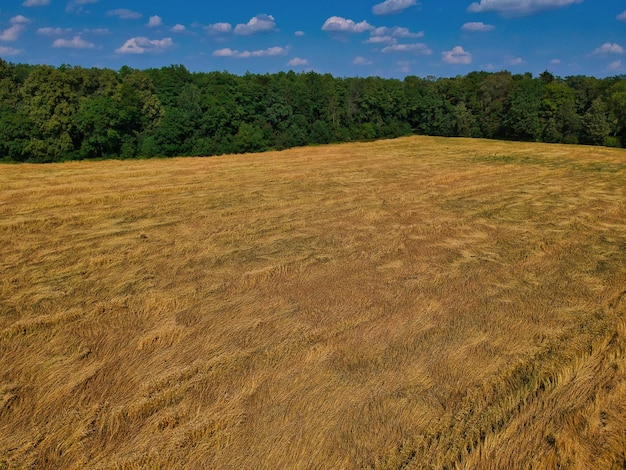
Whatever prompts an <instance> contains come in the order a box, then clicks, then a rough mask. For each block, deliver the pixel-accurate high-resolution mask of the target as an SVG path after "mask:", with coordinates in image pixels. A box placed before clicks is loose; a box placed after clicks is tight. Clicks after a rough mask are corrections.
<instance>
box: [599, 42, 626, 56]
mask: <svg viewBox="0 0 626 470" xmlns="http://www.w3.org/2000/svg"><path fill="white" fill-rule="evenodd" d="M593 53H594V54H595V55H606V54H623V53H624V48H623V47H622V46H620V45H619V44H615V43H610V42H606V43H604V44H602V45H601V46H600V47H598V48H597V49H596V50H595V51H593Z"/></svg>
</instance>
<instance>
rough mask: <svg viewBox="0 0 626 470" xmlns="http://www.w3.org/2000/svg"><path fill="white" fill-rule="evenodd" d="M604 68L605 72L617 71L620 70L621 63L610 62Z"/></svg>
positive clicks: (617, 61)
mask: <svg viewBox="0 0 626 470" xmlns="http://www.w3.org/2000/svg"><path fill="white" fill-rule="evenodd" d="M606 68H607V70H619V69H621V68H622V61H621V60H616V61H615V62H611V63H610V64H609V65H607V67H606Z"/></svg>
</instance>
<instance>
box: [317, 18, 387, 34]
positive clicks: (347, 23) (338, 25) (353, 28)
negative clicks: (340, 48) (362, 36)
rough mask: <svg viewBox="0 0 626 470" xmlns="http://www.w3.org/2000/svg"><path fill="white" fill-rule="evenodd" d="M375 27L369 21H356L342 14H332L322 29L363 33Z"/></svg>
mask: <svg viewBox="0 0 626 470" xmlns="http://www.w3.org/2000/svg"><path fill="white" fill-rule="evenodd" d="M373 29H375V28H374V27H373V26H372V25H371V24H369V23H368V22H367V21H361V22H360V23H355V22H354V21H352V20H349V19H346V18H342V17H341V16H331V17H330V18H328V19H327V20H326V21H325V22H324V25H323V26H322V31H336V32H342V33H363V32H365V31H371V30H373Z"/></svg>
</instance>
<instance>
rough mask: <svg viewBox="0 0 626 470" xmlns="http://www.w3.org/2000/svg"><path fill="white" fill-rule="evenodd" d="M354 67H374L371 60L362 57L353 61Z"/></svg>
mask: <svg viewBox="0 0 626 470" xmlns="http://www.w3.org/2000/svg"><path fill="white" fill-rule="evenodd" d="M352 64H353V65H372V64H373V62H372V61H371V60H367V59H366V58H364V57H361V56H357V57H355V58H354V60H353V61H352Z"/></svg>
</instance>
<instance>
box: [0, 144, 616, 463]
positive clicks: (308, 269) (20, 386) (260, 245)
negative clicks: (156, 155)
mask: <svg viewBox="0 0 626 470" xmlns="http://www.w3.org/2000/svg"><path fill="white" fill-rule="evenodd" d="M0 237H1V238H0V239H1V240H2V245H0V468H51V469H52V468H55V469H56V468H73V469H79V468H87V467H89V468H119V469H131V468H224V469H229V468H232V469H239V468H267V469H270V468H271V469H274V468H290V469H297V468H303V469H304V468H311V469H317V468H319V469H325V468H364V467H365V468H367V467H373V468H380V469H399V468H455V467H458V468H576V469H577V468H580V469H582V468H585V469H594V468H597V469H611V468H623V467H624V466H625V465H626V152H624V151H620V150H608V149H602V148H589V147H574V146H551V145H540V144H521V143H513V142H510V143H507V142H493V141H481V140H468V139H443V138H427V137H412V138H405V139H399V140H394V141H383V142H375V143H368V144H347V145H338V146H325V147H317V148H303V149H296V150H290V151H287V152H281V153H268V154H261V155H246V156H236V157H233V156H231V157H220V158H210V159H201V158H198V159H174V160H153V161H132V162H129V161H107V162H98V163H67V164H54V165H47V166H35V165H20V166H3V167H1V168H0Z"/></svg>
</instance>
